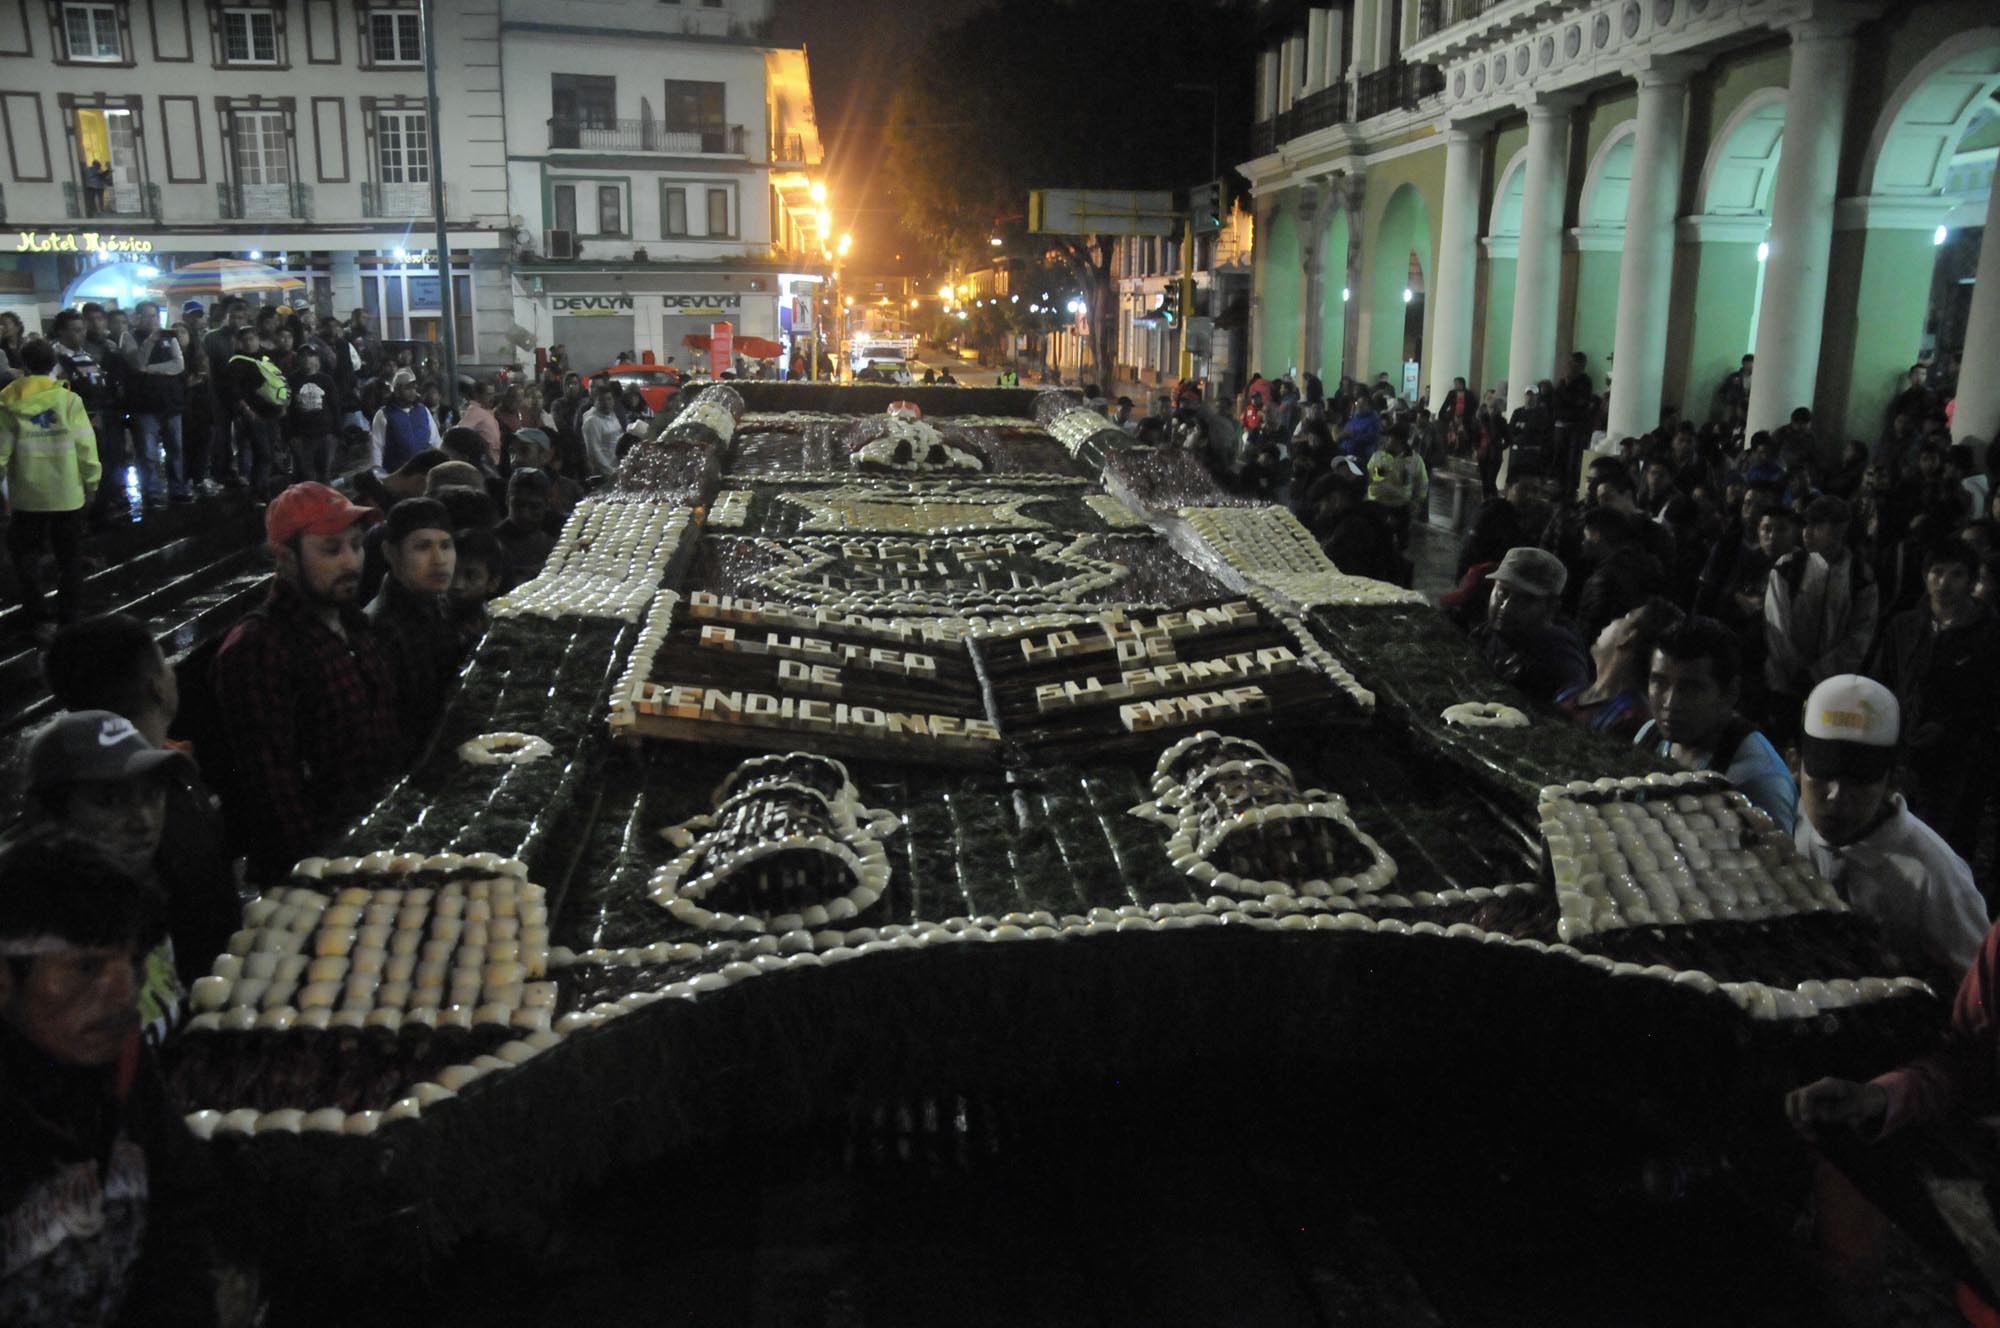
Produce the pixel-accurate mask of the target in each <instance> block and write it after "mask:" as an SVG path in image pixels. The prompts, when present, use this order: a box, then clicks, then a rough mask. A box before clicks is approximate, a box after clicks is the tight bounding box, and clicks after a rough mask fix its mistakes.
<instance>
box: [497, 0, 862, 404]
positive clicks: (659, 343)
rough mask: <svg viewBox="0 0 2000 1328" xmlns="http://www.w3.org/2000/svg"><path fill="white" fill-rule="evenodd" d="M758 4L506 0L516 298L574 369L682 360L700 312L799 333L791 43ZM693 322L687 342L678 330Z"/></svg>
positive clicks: (800, 217) (811, 124) (804, 269)
mask: <svg viewBox="0 0 2000 1328" xmlns="http://www.w3.org/2000/svg"><path fill="white" fill-rule="evenodd" d="M769 10H770V0H728V3H712V4H692V3H690V4H685V5H682V4H662V3H660V0H572V3H569V4H566V5H563V6H561V7H560V8H553V9H552V8H550V7H549V6H547V5H545V4H541V3H538V2H537V0H505V8H504V10H503V14H504V18H503V20H502V22H501V25H500V27H501V42H500V51H501V64H502V69H503V73H504V76H505V84H506V88H507V95H506V113H507V178H508V187H509V190H510V193H511V196H512V198H513V200H514V210H515V212H516V213H518V214H520V215H521V216H522V218H523V225H522V231H521V236H520V241H521V250H520V253H519V255H518V257H517V259H516V262H515V267H514V273H515V308H516V311H517V316H518V319H519V322H520V323H521V325H522V326H523V327H524V328H525V329H526V330H527V332H528V333H529V335H530V336H531V337H532V338H533V340H534V341H535V342H536V343H538V344H543V345H549V344H558V343H559V344H562V345H564V346H566V347H567V348H568V350H569V354H570V362H571V363H572V364H573V365H575V366H577V367H578V368H579V369H583V370H585V371H589V370H591V369H595V368H601V367H604V366H605V365H609V364H611V363H612V362H613V360H614V358H615V357H616V355H617V354H618V353H619V352H621V351H631V352H633V353H634V354H635V355H638V356H641V357H643V356H645V355H646V354H648V353H651V354H652V355H653V356H654V357H655V358H656V359H658V360H659V361H661V362H662V363H664V362H665V361H666V360H667V358H668V357H669V356H672V357H674V358H675V359H677V360H678V361H679V362H680V363H682V364H686V363H688V362H689V358H690V356H691V355H692V354H693V353H694V351H693V350H692V346H694V345H698V344H700V339H701V338H703V337H705V336H706V335H707V334H708V332H709V329H710V328H711V326H713V325H714V324H715V323H717V322H728V323H730V324H731V328H732V331H733V333H734V335H735V336H736V337H738V338H741V337H744V336H751V337H758V338H763V339H766V340H769V341H774V342H777V343H780V344H782V345H785V346H786V347H787V349H788V350H789V349H794V348H795V349H800V350H805V349H807V344H806V343H807V342H808V340H809V338H810V336H811V334H812V332H813V316H814V306H815V303H816V302H815V299H814V297H815V294H816V293H817V291H818V289H819V284H820V277H821V275H822V274H823V273H824V272H825V270H826V267H825V262H824V258H823V254H824V250H825V247H826V241H827V238H828V237H827V236H826V234H825V227H824V225H823V224H822V222H821V213H822V208H821V203H820V201H819V200H820V199H821V198H823V197H824V193H823V191H822V192H821V193H820V194H819V195H818V196H817V197H816V196H815V194H814V191H813V186H814V184H815V182H816V181H817V179H818V175H819V171H820V163H821V149H820V140H819V130H818V126H817V123H816V122H815V119H814V115H813V103H812V89H811V86H810V83H809V79H808V71H807V66H806V54H805V52H804V51H803V50H798V49H793V48H782V47H777V46H773V45H771V44H770V43H769V42H768V41H766V40H765V39H764V36H763V34H764V32H765V30H766V28H767V26H768V20H769ZM690 338H692V339H694V340H693V341H692V342H691V341H690Z"/></svg>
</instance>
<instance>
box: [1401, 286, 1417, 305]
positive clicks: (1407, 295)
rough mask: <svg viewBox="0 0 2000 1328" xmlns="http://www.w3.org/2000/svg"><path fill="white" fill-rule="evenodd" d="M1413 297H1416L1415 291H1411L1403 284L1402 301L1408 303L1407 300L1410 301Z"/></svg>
mask: <svg viewBox="0 0 2000 1328" xmlns="http://www.w3.org/2000/svg"><path fill="white" fill-rule="evenodd" d="M1415 298H1417V297H1416V295H1415V293H1414V292H1412V291H1411V290H1410V288H1409V287H1408V286H1405V287H1403V303H1404V304H1408V303H1409V302H1410V301H1411V300H1414V299H1415Z"/></svg>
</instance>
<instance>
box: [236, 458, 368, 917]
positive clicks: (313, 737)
mask: <svg viewBox="0 0 2000 1328" xmlns="http://www.w3.org/2000/svg"><path fill="white" fill-rule="evenodd" d="M380 519H381V513H379V512H377V511H375V510H374V509H372V508H365V507H356V506H355V505H354V504H352V503H350V502H348V501H347V500H346V499H345V498H343V497H341V495H340V494H338V493H336V492H335V491H334V490H332V489H330V488H328V487H327V486H326V485H324V484H315V483H311V482H308V483H304V484H294V485H293V486H292V487H291V488H289V489H287V490H285V491H284V492H283V493H281V494H279V495H278V496H277V497H276V498H275V499H273V500H272V501H271V505H270V506H269V507H268V508H266V509H265V511H264V534H265V540H266V542H267V543H268V544H269V546H270V548H271V552H272V556H273V557H274V558H275V559H276V562H277V575H276V576H275V577H274V578H273V580H272V585H271V593H270V596H269V598H267V599H266V600H265V602H264V605H263V607H262V608H261V609H259V610H258V611H256V612H254V613H253V614H251V615H250V616H249V617H247V618H245V619H244V620H243V621H242V622H240V623H238V624H237V625H236V627H235V628H234V629H233V630H232V631H231V632H230V633H229V636H228V638H227V639H226V640H225V641H224V642H223V644H222V649H221V650H220V651H218V652H217V653H216V657H215V668H214V681H213V685H214V689H215V693H216V695H217V696H218V697H219V698H220V700H221V701H222V703H223V722H224V726H225V729H226V731H227V733H228V737H229V753H230V764H231V771H232V775H231V780H230V788H229V789H228V790H227V794H228V797H227V799H226V802H225V809H226V810H227V811H228V812H229V821H230V825H231V827H232V829H234V830H235V831H236V832H238V833H239V834H240V835H241V836H242V838H243V840H244V841H245V843H246V845H247V847H248V849H249V853H250V863H251V869H252V870H251V875H252V879H253V880H257V881H266V880H271V879H273V878H275V877H278V876H281V875H282V874H283V873H285V872H288V871H290V870H291V867H292V864H293V863H295V862H297V861H298V860H299V859H300V858H302V857H305V856H306V855H307V854H310V853H311V852H313V850H314V849H315V848H316V847H318V846H319V845H320V843H321V842H322V841H323V840H324V838H325V837H326V836H327V835H328V834H330V833H331V832H332V831H334V830H335V829H336V828H338V827H339V826H341V825H344V824H345V823H346V822H347V819H348V818H349V817H351V816H353V815H354V814H355V813H356V812H358V811H360V810H362V809H363V808H365V807H366V806H367V805H368V804H369V803H371V802H372V801H374V799H375V798H376V797H378V796H380V794H381V787H382V785H383V784H384V783H386V782H387V780H388V778H389V776H390V775H391V774H393V773H394V771H395V769H396V766H397V761H398V759H399V757H400V756H401V753H402V738H401V735H400V730H399V727H398V724H397V719H396V715H397V711H396V682H395V676H394V674H393V673H392V672H391V671H390V668H389V661H388V659H387V657H386V656H385V655H384V653H383V651H382V647H381V645H380V644H379V643H378V642H377V641H376V640H375V638H374V635H373V633H372V632H370V630H369V628H368V624H367V621H366V620H365V619H364V618H362V616H361V614H360V611H359V610H358V609H357V608H356V607H355V603H354V600H355V595H356V592H357V591H358V590H359V588H360V584H361V535H362V527H363V525H364V524H365V523H367V522H371V521H377V520H380Z"/></svg>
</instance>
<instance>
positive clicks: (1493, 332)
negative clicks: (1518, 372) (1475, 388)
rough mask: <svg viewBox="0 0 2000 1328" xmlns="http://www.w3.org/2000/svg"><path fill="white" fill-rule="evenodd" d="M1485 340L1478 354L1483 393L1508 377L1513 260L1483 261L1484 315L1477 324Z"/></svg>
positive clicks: (1511, 322)
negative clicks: (1484, 284)
mask: <svg viewBox="0 0 2000 1328" xmlns="http://www.w3.org/2000/svg"><path fill="white" fill-rule="evenodd" d="M1480 328H1481V335H1482V336H1483V337H1484V339H1485V345H1484V348H1483V349H1482V350H1481V351H1480V354H1479V366H1480V368H1479V387H1480V390H1481V391H1485V390H1488V389H1491V388H1494V387H1498V386H1499V385H1500V380H1501V379H1503V378H1505V377H1506V376H1507V339H1508V337H1509V336H1510V335H1511V334H1512V332H1513V328H1514V260H1513V259H1511V258H1488V259H1487V260H1486V314H1485V317H1484V319H1483V320H1482V322H1481V323H1480Z"/></svg>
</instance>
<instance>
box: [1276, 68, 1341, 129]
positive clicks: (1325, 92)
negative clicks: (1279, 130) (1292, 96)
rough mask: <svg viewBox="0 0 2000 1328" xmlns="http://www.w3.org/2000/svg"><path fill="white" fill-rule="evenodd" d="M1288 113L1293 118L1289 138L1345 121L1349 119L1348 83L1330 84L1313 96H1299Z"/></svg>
mask: <svg viewBox="0 0 2000 1328" xmlns="http://www.w3.org/2000/svg"><path fill="white" fill-rule="evenodd" d="M1286 115H1288V116H1289V117H1290V118H1291V126H1290V129H1289V132H1287V133H1286V135H1285V137H1287V138H1297V137H1299V136H1300V135H1301V134H1310V133H1311V132H1312V131H1313V130H1315V129H1325V128H1327V127H1328V126H1329V125H1337V124H1340V123H1342V122H1344V121H1345V120H1346V119H1347V84H1346V83H1345V82H1340V83H1333V84H1329V85H1328V86H1326V87H1323V88H1321V89H1320V90H1319V91H1318V92H1315V93H1313V94H1312V95H1311V96H1307V97H1301V98H1299V99H1298V100H1297V101H1295V102H1293V103H1292V109H1291V110H1289V111H1287V112H1286Z"/></svg>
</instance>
